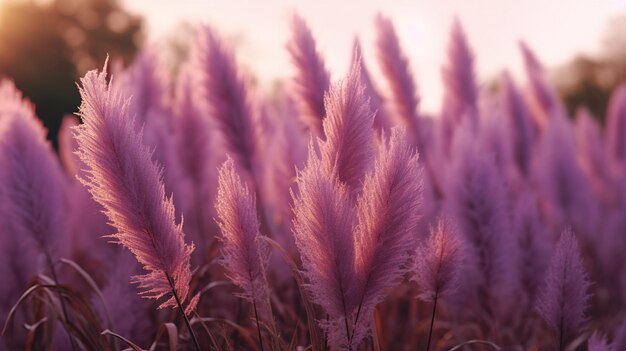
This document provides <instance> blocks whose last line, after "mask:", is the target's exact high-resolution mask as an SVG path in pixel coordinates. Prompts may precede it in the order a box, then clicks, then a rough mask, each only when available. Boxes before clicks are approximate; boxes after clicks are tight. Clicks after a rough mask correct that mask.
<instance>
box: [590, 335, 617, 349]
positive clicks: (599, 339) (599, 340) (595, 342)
mask: <svg viewBox="0 0 626 351" xmlns="http://www.w3.org/2000/svg"><path fill="white" fill-rule="evenodd" d="M587 351H614V349H613V347H612V345H610V344H609V342H608V340H607V339H606V335H604V334H600V333H598V332H594V333H593V334H592V335H591V337H590V338H589V340H588V341H587Z"/></svg>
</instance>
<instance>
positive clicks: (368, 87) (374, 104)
mask: <svg viewBox="0 0 626 351" xmlns="http://www.w3.org/2000/svg"><path fill="white" fill-rule="evenodd" d="M355 65H358V66H359V70H360V72H361V74H360V76H359V77H360V80H361V84H363V87H364V89H365V95H367V97H369V101H370V108H371V109H372V111H374V112H376V117H375V118H374V128H376V130H378V131H379V132H382V131H387V130H389V129H390V128H391V121H390V120H389V116H388V115H387V110H386V109H385V106H384V102H385V101H384V100H383V98H382V96H380V94H379V93H378V91H377V90H376V87H375V86H374V82H373V81H372V78H371V77H370V74H369V72H368V71H367V67H366V66H365V62H364V61H363V56H362V50H361V43H360V42H359V40H358V39H355V41H354V51H353V56H352V66H355ZM354 69H356V68H355V67H352V70H354Z"/></svg>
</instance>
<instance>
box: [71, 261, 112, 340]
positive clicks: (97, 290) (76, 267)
mask: <svg viewBox="0 0 626 351" xmlns="http://www.w3.org/2000/svg"><path fill="white" fill-rule="evenodd" d="M61 263H65V264H66V265H68V266H70V267H72V268H73V269H74V270H75V271H76V272H78V274H80V276H81V277H82V278H83V279H84V280H85V281H86V282H87V284H89V287H90V288H91V289H93V291H94V292H95V293H96V295H98V298H99V299H100V301H101V302H102V306H104V312H105V314H106V317H107V323H108V324H109V328H111V329H115V325H113V320H112V319H111V314H110V313H109V307H108V306H107V304H106V302H105V301H104V296H103V295H102V291H101V290H100V288H98V284H96V282H95V281H94V280H93V278H92V277H91V275H89V273H87V271H85V270H84V269H83V268H82V267H81V266H80V265H79V264H78V263H76V262H74V261H72V260H70V259H67V258H61Z"/></svg>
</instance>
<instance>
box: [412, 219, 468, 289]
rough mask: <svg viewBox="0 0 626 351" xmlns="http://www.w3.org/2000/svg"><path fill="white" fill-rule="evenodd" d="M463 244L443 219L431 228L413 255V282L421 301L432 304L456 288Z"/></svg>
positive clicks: (462, 255) (462, 257)
mask: <svg viewBox="0 0 626 351" xmlns="http://www.w3.org/2000/svg"><path fill="white" fill-rule="evenodd" d="M465 250H466V247H465V242H464V241H463V239H462V238H461V237H460V236H459V233H458V231H457V229H456V228H455V227H454V226H453V225H452V224H451V223H450V221H448V220H445V219H439V220H438V221H437V226H436V227H435V228H431V230H430V236H429V237H428V240H427V241H426V242H425V243H424V244H422V245H420V246H419V247H418V249H417V252H416V254H415V257H416V258H415V267H414V272H415V276H414V278H413V279H414V280H415V281H416V282H417V284H418V288H419V290H420V295H419V296H418V297H419V298H420V299H422V300H424V301H433V300H435V299H439V298H442V297H446V296H448V295H450V294H453V293H454V292H455V291H456V290H457V289H458V287H459V280H460V273H461V271H462V269H461V268H462V264H463V262H464V259H465Z"/></svg>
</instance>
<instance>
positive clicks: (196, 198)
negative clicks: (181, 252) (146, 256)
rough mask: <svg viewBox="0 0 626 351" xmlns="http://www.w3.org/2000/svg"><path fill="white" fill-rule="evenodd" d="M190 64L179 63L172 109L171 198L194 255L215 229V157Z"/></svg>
mask: <svg viewBox="0 0 626 351" xmlns="http://www.w3.org/2000/svg"><path fill="white" fill-rule="evenodd" d="M192 68H193V66H192V65H190V64H185V65H183V66H182V67H181V69H180V72H179V76H178V80H177V85H176V91H175V96H174V109H173V111H172V113H173V114H172V117H173V125H174V131H175V133H174V139H175V140H174V143H175V144H174V146H173V149H174V152H175V154H176V156H177V159H178V163H179V165H180V172H181V173H182V174H181V177H182V178H183V179H181V180H180V181H179V182H178V184H177V185H176V192H175V198H174V201H175V202H176V205H177V206H178V205H179V204H180V208H181V212H182V213H183V214H184V216H185V223H184V230H185V234H187V235H189V237H190V239H192V241H193V242H194V243H195V245H196V250H195V252H194V256H195V257H194V256H192V260H194V261H195V259H196V257H197V258H198V259H200V257H206V255H207V253H208V250H209V245H210V242H211V239H212V238H213V234H214V233H216V232H217V225H216V224H215V223H214V221H213V220H212V218H215V216H216V214H215V208H214V206H212V205H209V204H213V203H215V195H216V192H215V189H216V188H217V174H216V172H214V170H215V169H217V166H218V161H217V157H216V154H217V152H216V150H217V149H218V148H219V145H217V142H216V138H215V133H214V132H213V130H212V128H211V127H212V125H211V121H210V119H209V118H208V116H206V115H204V114H202V113H201V109H200V107H199V106H198V99H196V98H195V95H196V94H197V92H199V90H200V89H199V85H198V83H199V82H198V80H197V79H193V78H194V76H193V72H192Z"/></svg>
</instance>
